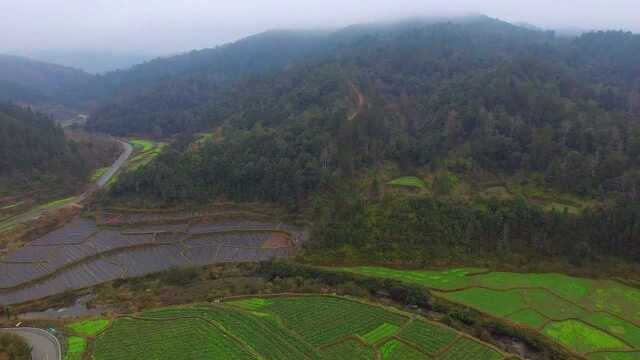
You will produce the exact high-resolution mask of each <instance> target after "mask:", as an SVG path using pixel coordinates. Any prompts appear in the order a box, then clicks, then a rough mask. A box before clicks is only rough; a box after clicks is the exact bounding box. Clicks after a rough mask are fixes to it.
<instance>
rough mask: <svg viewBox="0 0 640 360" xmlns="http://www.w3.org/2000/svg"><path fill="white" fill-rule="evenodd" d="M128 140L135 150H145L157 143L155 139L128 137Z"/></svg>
mask: <svg viewBox="0 0 640 360" xmlns="http://www.w3.org/2000/svg"><path fill="white" fill-rule="evenodd" d="M129 142H130V143H131V145H133V147H134V148H135V149H136V150H139V151H141V152H147V151H149V150H151V149H153V148H154V147H156V144H157V143H156V142H155V141H151V140H144V139H130V140H129Z"/></svg>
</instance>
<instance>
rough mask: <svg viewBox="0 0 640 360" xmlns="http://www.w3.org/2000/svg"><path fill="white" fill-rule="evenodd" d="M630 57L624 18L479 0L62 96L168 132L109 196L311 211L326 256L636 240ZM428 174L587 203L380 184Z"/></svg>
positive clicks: (246, 49)
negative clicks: (148, 159)
mask: <svg viewBox="0 0 640 360" xmlns="http://www.w3.org/2000/svg"><path fill="white" fill-rule="evenodd" d="M638 64H640V35H636V34H632V33H628V32H622V31H607V32H592V33H586V34H583V35H581V36H578V37H571V38H569V37H559V36H556V35H555V34H554V33H553V32H546V31H539V30H535V29H528V28H523V27H519V26H515V25H512V24H509V23H506V22H503V21H499V20H496V19H491V18H488V17H484V16H480V17H469V18H461V19H455V20H451V19H416V20H411V21H404V22H398V23H388V24H370V25H359V26H351V27H348V28H345V29H341V30H337V31H326V32H297V31H272V32H267V33H264V34H259V35H256V36H253V37H249V38H247V39H243V40H240V41H238V42H235V43H233V44H229V45H225V46H220V47H217V48H214V49H205V50H199V51H193V52H190V53H186V54H182V55H178V56H174V57H168V58H161V59H156V60H153V61H150V62H147V63H144V64H141V65H138V66H136V67H133V68H132V69H129V70H124V71H117V72H112V73H108V74H105V75H101V76H97V77H93V78H91V79H89V80H88V81H81V82H79V83H76V84H74V85H72V86H69V87H68V88H65V91H62V92H61V94H62V95H61V96H63V97H66V99H63V100H64V101H70V102H73V103H75V105H76V106H86V108H87V109H88V110H90V111H91V116H90V118H89V122H88V125H87V126H88V128H90V129H92V130H98V131H103V132H108V133H112V134H116V135H143V136H151V137H156V138H163V139H170V140H171V143H172V145H171V146H170V147H168V148H167V150H166V151H164V152H163V153H162V154H161V155H160V156H159V157H158V158H157V159H156V161H154V162H152V163H150V164H148V165H147V166H144V167H141V168H139V169H138V170H136V171H134V172H130V173H126V174H123V175H122V176H121V177H120V179H119V182H118V183H117V185H116V186H114V187H113V188H112V190H111V192H110V193H109V196H108V201H112V202H131V201H134V202H144V203H146V204H148V205H170V204H176V203H184V202H188V203H201V202H208V201H214V200H219V199H231V200H237V201H268V202H275V203H279V204H281V205H283V206H285V207H287V208H289V209H291V210H292V211H299V210H313V213H314V230H313V233H314V238H315V239H317V241H315V242H313V243H312V245H310V246H316V247H317V249H323V250H325V251H324V252H322V253H324V254H328V253H333V254H334V255H335V256H338V257H339V256H344V255H348V254H349V252H350V251H352V250H366V251H364V252H359V253H360V254H368V255H367V256H370V258H371V259H376V260H380V261H387V260H392V258H395V259H404V260H407V261H408V260H409V258H410V255H411V254H424V256H422V255H421V256H420V257H419V258H420V259H427V258H428V256H427V254H442V253H446V252H449V253H450V254H458V255H460V254H471V253H476V254H479V253H482V252H491V253H495V252H500V251H502V250H506V251H514V252H515V253H525V252H527V251H532V250H533V251H535V252H536V253H537V254H540V255H549V256H574V257H575V256H576V254H578V255H579V256H578V257H576V258H574V259H573V260H575V261H579V257H582V258H588V257H589V256H592V255H594V254H603V255H611V256H617V257H628V258H633V257H634V256H635V257H636V258H637V255H638V254H639V252H640V250H639V249H638V247H637V244H638V243H639V242H638V237H639V236H640V234H638V232H639V231H640V228H639V226H640V225H637V224H640V213H639V209H638V208H637V206H636V205H634V204H635V202H637V200H638V199H639V198H640V193H639V192H640V162H639V161H640V160H639V159H640V122H639V121H638V120H639V119H640V67H639V66H638ZM0 80H2V79H0ZM21 89H22V88H16V89H15V90H14V91H16V92H17V91H23V90H24V89H22V90H21ZM27 95H29V94H28V93H27V94H26V95H25V96H27ZM211 134H215V135H214V136H210V135H211ZM443 172H444V173H450V174H454V176H456V177H460V178H464V179H465V180H466V181H467V182H468V183H473V182H474V181H475V180H478V181H479V179H483V180H486V179H497V180H498V181H500V182H506V183H509V182H527V183H530V184H533V186H535V187H537V188H540V189H548V190H549V191H552V192H554V193H562V194H571V196H576V197H580V198H584V199H589V200H590V201H591V200H592V204H593V206H590V207H589V208H588V209H586V210H584V211H580V212H568V211H565V212H561V211H560V212H559V211H550V210H549V209H546V208H544V206H539V204H533V203H531V202H529V201H527V199H525V198H517V197H515V198H513V197H512V198H511V199H508V200H505V199H486V198H482V199H480V198H476V197H474V196H455V194H454V195H451V194H445V195H443V194H439V193H438V192H437V191H435V192H429V193H428V194H420V195H416V194H415V193H411V192H409V193H408V194H398V193H396V192H392V193H389V192H388V191H386V189H385V186H384V183H381V181H388V180H389V179H388V177H389V176H402V175H415V174H422V175H424V174H440V173H443ZM427 177H429V176H427ZM363 184H365V185H364V188H363ZM436 185H437V184H433V186H436ZM434 219H437V221H436V220H434Z"/></svg>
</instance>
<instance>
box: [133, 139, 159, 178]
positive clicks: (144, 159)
mask: <svg viewBox="0 0 640 360" xmlns="http://www.w3.org/2000/svg"><path fill="white" fill-rule="evenodd" d="M129 142H130V143H131V145H133V147H134V149H135V154H134V156H133V157H132V158H131V159H129V161H128V162H127V164H126V167H125V170H127V171H133V170H136V169H138V168H140V167H142V166H145V165H147V164H148V163H150V162H151V161H153V159H155V158H156V157H157V156H158V155H160V154H161V153H162V151H163V150H164V148H165V147H166V146H167V144H165V143H161V142H155V141H151V140H142V139H131V140H129Z"/></svg>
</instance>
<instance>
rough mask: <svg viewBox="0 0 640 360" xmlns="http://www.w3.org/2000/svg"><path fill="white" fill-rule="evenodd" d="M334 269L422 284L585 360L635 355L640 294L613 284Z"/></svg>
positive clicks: (476, 272)
mask: <svg viewBox="0 0 640 360" xmlns="http://www.w3.org/2000/svg"><path fill="white" fill-rule="evenodd" d="M339 270H340V271H347V272H353V273H357V274H361V275H367V276H374V277H381V278H389V279H395V280H399V281H403V282H407V283H413V284H419V285H422V286H425V287H426V288H429V289H431V290H433V294H435V295H436V296H439V297H442V298H445V299H447V300H450V301H452V302H455V303H459V304H462V305H465V306H468V307H471V308H473V309H475V310H478V311H480V312H483V313H485V314H488V315H491V316H494V317H497V318H502V319H505V320H508V321H510V322H513V323H515V324H518V325H520V326H527V327H529V328H531V329H534V330H536V331H539V332H540V333H541V334H544V335H546V336H548V337H550V338H552V339H554V340H555V341H557V342H558V343H559V344H562V345H563V346H565V347H566V348H568V349H569V350H572V351H574V352H575V353H578V354H582V355H587V356H588V357H589V358H594V359H607V358H608V356H611V359H617V358H621V359H624V358H625V356H627V355H628V354H629V353H630V352H632V351H640V290H639V289H635V288H632V287H629V286H626V285H623V284H621V283H619V282H616V281H611V280H592V279H584V278H576V277H571V276H567V275H562V274H520V273H506V272H489V271H485V270H483V269H474V268H464V269H453V270H446V271H402V270H394V269H387V268H380V267H357V268H340V269H339ZM616 351H618V352H616ZM604 352H607V353H606V354H604Z"/></svg>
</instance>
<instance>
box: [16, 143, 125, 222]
mask: <svg viewBox="0 0 640 360" xmlns="http://www.w3.org/2000/svg"><path fill="white" fill-rule="evenodd" d="M117 141H118V142H119V143H120V144H121V145H122V148H123V151H122V154H120V157H118V159H117V160H116V161H115V162H114V163H113V164H112V165H111V167H110V168H109V170H108V171H107V172H106V173H105V174H104V175H102V177H101V178H100V179H98V181H97V182H96V183H95V184H93V185H92V186H91V187H90V188H89V190H87V191H85V192H84V193H82V194H80V195H78V196H76V197H75V198H73V200H72V201H69V202H65V203H64V204H61V205H58V206H54V207H48V208H46V209H43V208H41V207H35V208H34V209H32V210H29V211H27V212H25V213H22V214H18V215H15V216H13V217H11V218H9V219H6V220H4V221H11V222H12V223H18V224H19V223H25V222H28V221H31V220H35V219H37V218H38V217H40V216H41V215H42V214H43V213H44V212H45V211H51V210H55V209H60V208H63V207H65V206H68V205H69V204H71V203H76V204H77V203H81V202H83V201H84V200H85V199H86V198H88V197H89V196H90V195H91V194H93V193H94V192H95V191H96V190H97V189H100V188H103V187H104V186H105V185H106V184H107V183H108V182H109V180H111V178H112V177H113V176H114V175H115V174H116V173H117V172H118V171H119V170H120V168H121V167H122V165H123V164H124V163H125V162H126V161H127V159H129V157H130V156H131V153H132V152H133V146H131V144H129V143H127V142H125V141H122V140H117Z"/></svg>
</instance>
